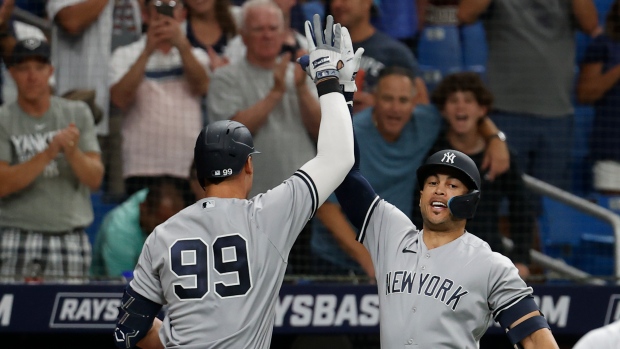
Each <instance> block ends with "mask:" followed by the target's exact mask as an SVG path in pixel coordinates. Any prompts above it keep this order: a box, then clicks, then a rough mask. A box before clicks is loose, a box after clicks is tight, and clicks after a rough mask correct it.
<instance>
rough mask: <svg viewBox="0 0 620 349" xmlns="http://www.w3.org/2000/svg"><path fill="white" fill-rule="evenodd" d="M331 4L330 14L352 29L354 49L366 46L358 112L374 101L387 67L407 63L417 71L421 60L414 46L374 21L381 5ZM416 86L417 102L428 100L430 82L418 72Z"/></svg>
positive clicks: (359, 1)
mask: <svg viewBox="0 0 620 349" xmlns="http://www.w3.org/2000/svg"><path fill="white" fill-rule="evenodd" d="M328 4H329V14H331V15H333V16H334V21H335V22H337V23H341V24H342V25H343V26H345V27H347V29H348V30H349V33H350V34H351V40H352V41H353V49H354V50H357V49H358V48H359V47H363V48H364V50H365V51H364V56H363V57H362V62H361V64H360V70H359V72H358V73H357V79H356V82H357V85H358V91H357V92H356V93H355V97H354V101H355V103H354V105H353V108H354V112H356V113H357V112H359V111H361V110H364V109H366V108H368V107H372V106H373V105H374V103H375V100H374V97H373V94H372V91H373V89H374V88H375V86H376V85H377V80H378V76H379V72H380V71H381V69H383V68H384V67H390V66H399V67H404V68H408V69H411V70H412V71H414V73H415V74H416V75H417V73H418V72H417V69H418V63H417V61H416V59H415V57H414V56H413V53H412V52H411V50H410V49H409V48H408V47H407V46H405V45H404V44H403V43H401V42H399V41H397V40H396V39H393V38H391V37H390V36H388V35H386V34H385V33H383V32H381V31H379V30H377V28H375V27H374V26H373V25H372V23H371V17H372V16H373V15H376V14H378V8H377V6H376V5H375V4H373V1H372V0H330V1H329V3H328ZM415 89H416V91H417V94H416V97H415V98H416V103H428V92H427V90H426V85H425V84H424V81H423V80H422V79H421V78H419V77H417V76H416V78H415Z"/></svg>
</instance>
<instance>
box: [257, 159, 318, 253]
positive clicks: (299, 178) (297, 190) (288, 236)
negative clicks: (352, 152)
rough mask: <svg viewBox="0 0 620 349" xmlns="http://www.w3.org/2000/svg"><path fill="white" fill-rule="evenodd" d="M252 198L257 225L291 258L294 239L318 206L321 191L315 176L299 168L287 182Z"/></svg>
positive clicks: (278, 248)
mask: <svg viewBox="0 0 620 349" xmlns="http://www.w3.org/2000/svg"><path fill="white" fill-rule="evenodd" d="M252 201H254V217H255V220H256V224H257V226H258V228H259V229H260V230H261V231H262V232H263V233H264V234H265V235H267V237H268V238H269V240H270V241H271V243H272V244H273V245H274V246H275V248H276V249H277V250H278V251H280V254H281V255H282V257H283V258H284V259H286V258H288V254H289V252H290V250H291V248H292V247H293V243H294V242H295V239H297V236H298V235H299V233H300V232H301V229H303V227H304V226H305V225H306V223H307V222H308V220H309V219H310V218H311V217H312V216H313V215H314V212H315V211H316V209H317V204H318V194H317V190H316V186H315V184H314V182H313V180H312V178H310V177H309V176H308V175H307V174H306V173H305V172H304V171H302V170H298V171H297V172H295V174H294V175H293V176H292V177H290V178H289V179H287V180H286V181H284V183H282V184H280V185H279V186H277V187H275V188H274V189H272V190H269V191H267V193H265V194H259V195H257V196H256V197H254V198H253V199H252Z"/></svg>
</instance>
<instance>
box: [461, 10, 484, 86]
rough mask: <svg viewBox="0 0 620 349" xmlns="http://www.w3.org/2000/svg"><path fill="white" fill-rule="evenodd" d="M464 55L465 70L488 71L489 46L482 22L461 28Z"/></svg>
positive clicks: (482, 73) (481, 72) (482, 72)
mask: <svg viewBox="0 0 620 349" xmlns="http://www.w3.org/2000/svg"><path fill="white" fill-rule="evenodd" d="M460 36H461V46H462V51H463V53H462V55H463V70H466V71H473V72H476V73H479V74H481V75H484V73H485V72H486V64H487V58H488V56H489V48H488V46H487V42H486V34H485V32H484V27H483V25H482V22H480V21H478V22H476V23H474V24H472V25H464V26H461V28H460Z"/></svg>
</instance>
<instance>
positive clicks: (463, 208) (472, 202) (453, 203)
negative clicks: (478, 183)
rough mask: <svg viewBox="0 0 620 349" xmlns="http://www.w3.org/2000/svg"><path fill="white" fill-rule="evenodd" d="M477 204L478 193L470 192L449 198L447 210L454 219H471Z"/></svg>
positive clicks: (475, 191)
mask: <svg viewBox="0 0 620 349" xmlns="http://www.w3.org/2000/svg"><path fill="white" fill-rule="evenodd" d="M478 202H480V191H479V190H472V191H471V192H469V193H467V194H464V195H459V196H453V197H451V198H450V200H448V208H449V209H450V212H451V213H452V215H453V216H454V217H456V218H461V219H471V218H474V214H476V207H478Z"/></svg>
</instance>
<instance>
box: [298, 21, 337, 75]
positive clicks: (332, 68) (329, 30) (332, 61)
mask: <svg viewBox="0 0 620 349" xmlns="http://www.w3.org/2000/svg"><path fill="white" fill-rule="evenodd" d="M313 21H314V27H313V26H312V24H310V21H306V25H305V28H306V39H307V40H308V51H309V56H308V58H305V56H304V57H302V58H300V59H299V64H301V66H302V68H304V70H305V71H306V73H308V75H309V76H310V78H312V80H314V83H315V84H318V83H319V82H321V81H323V80H325V79H328V78H336V79H338V78H339V76H340V75H339V74H338V70H339V69H342V67H343V66H344V63H343V61H342V54H341V42H340V40H341V39H342V38H341V31H340V24H334V18H333V17H332V16H331V15H330V16H327V21H326V22H327V23H326V25H325V35H323V30H322V29H321V28H322V27H321V17H319V15H318V14H315V15H314V17H313Z"/></svg>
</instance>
